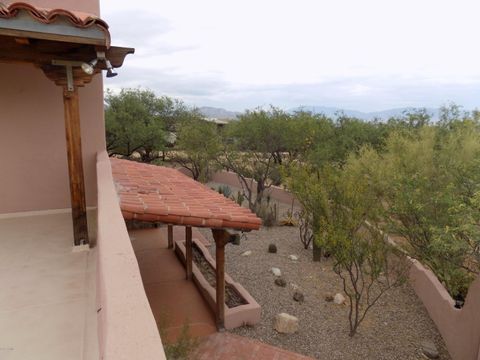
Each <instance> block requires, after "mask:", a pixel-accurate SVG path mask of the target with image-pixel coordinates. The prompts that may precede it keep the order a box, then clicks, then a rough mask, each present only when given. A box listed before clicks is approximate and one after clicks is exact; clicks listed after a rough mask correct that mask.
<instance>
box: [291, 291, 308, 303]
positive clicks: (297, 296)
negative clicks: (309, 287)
mask: <svg viewBox="0 0 480 360" xmlns="http://www.w3.org/2000/svg"><path fill="white" fill-rule="evenodd" d="M293 300H295V301H298V302H300V303H302V302H304V301H305V296H303V294H302V293H301V292H300V291H295V293H294V294H293Z"/></svg>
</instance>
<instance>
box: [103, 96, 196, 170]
mask: <svg viewBox="0 0 480 360" xmlns="http://www.w3.org/2000/svg"><path fill="white" fill-rule="evenodd" d="M105 102H106V105H107V106H106V110H105V125H106V139H107V150H108V152H109V154H111V155H123V156H126V157H130V156H132V155H133V154H134V153H138V154H139V155H140V157H141V160H142V161H143V162H147V163H150V162H152V161H153V160H155V159H158V158H159V157H160V156H161V154H162V151H163V150H165V148H166V146H167V145H168V137H169V136H168V135H169V133H170V132H171V131H174V130H175V126H176V124H177V123H178V122H180V121H183V120H185V119H188V118H189V117H190V116H191V111H190V110H189V109H188V108H186V106H185V105H184V104H183V103H182V102H181V101H179V100H174V99H171V98H169V97H166V96H164V97H160V98H159V97H157V96H156V95H155V94H154V93H153V92H152V91H150V90H143V89H122V90H121V91H120V93H119V94H114V93H112V92H108V93H107V95H106V97H105Z"/></svg>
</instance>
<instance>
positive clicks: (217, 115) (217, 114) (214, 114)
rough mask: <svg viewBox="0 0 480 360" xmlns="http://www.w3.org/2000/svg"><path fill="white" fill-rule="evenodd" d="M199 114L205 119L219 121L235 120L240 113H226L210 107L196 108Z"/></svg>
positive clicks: (223, 110)
mask: <svg viewBox="0 0 480 360" xmlns="http://www.w3.org/2000/svg"><path fill="white" fill-rule="evenodd" d="M198 110H199V111H200V113H201V114H202V115H203V116H205V117H207V118H214V119H220V120H225V119H229V120H235V119H236V118H237V116H238V115H240V114H241V113H239V112H235V111H228V110H225V109H222V108H216V107H211V106H202V107H200V108H198Z"/></svg>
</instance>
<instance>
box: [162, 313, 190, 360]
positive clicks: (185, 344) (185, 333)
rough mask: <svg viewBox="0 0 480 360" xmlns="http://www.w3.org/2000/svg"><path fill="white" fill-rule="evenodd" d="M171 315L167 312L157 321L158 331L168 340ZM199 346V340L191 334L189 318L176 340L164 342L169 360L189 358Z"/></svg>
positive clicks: (163, 338)
mask: <svg viewBox="0 0 480 360" xmlns="http://www.w3.org/2000/svg"><path fill="white" fill-rule="evenodd" d="M168 324H169V317H168V316H167V315H166V314H163V315H161V316H160V319H159V320H158V321H157V327H158V331H159V333H160V337H161V338H162V340H164V341H165V340H166V339H167V338H168V337H167V332H166V329H167V328H168ZM197 347H198V340H197V339H196V338H193V337H192V336H191V335H190V324H189V321H188V319H187V320H185V322H184V323H183V325H182V330H181V332H180V334H179V336H178V337H177V339H176V341H175V342H166V343H164V350H165V356H166V358H167V359H168V360H186V359H189V357H190V355H191V354H192V352H193V351H194V350H195V349H196V348H197Z"/></svg>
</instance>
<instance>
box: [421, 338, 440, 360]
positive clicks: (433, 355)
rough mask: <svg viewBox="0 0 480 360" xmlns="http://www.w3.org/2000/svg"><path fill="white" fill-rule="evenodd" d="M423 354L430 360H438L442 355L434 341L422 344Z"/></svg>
mask: <svg viewBox="0 0 480 360" xmlns="http://www.w3.org/2000/svg"><path fill="white" fill-rule="evenodd" d="M422 352H423V353H424V354H425V356H426V357H427V358H429V359H438V358H439V357H440V354H439V353H438V349H437V347H436V346H435V344H434V342H433V341H430V340H426V341H423V342H422Z"/></svg>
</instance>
